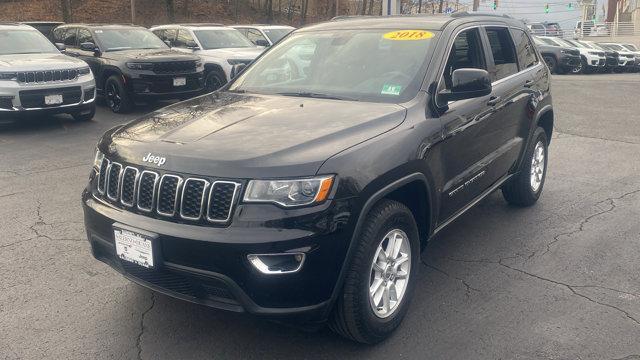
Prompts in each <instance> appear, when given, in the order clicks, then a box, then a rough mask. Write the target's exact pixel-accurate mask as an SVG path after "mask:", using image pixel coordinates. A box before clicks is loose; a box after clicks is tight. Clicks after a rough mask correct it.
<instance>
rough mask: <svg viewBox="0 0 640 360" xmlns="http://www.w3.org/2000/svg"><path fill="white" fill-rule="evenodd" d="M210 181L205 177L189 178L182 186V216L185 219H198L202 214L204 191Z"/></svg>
mask: <svg viewBox="0 0 640 360" xmlns="http://www.w3.org/2000/svg"><path fill="white" fill-rule="evenodd" d="M208 186H209V183H208V182H207V181H206V180H203V179H187V181H185V183H184V187H183V188H182V203H181V204H180V216H181V217H182V218H184V219H191V220H198V219H200V216H202V206H203V205H204V192H205V191H206V190H207V187H208Z"/></svg>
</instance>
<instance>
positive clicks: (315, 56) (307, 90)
mask: <svg viewBox="0 0 640 360" xmlns="http://www.w3.org/2000/svg"><path fill="white" fill-rule="evenodd" d="M436 39H437V33H432V32H429V31H423V30H403V31H393V30H388V29H387V30H385V29H377V30H362V29H360V30H331V31H317V32H301V33H296V34H293V35H291V36H290V37H288V38H287V39H285V40H283V41H282V42H281V43H279V44H278V45H276V46H274V47H273V48H271V50H269V51H268V52H267V53H266V54H265V55H264V56H262V57H261V58H259V60H257V61H256V62H255V63H253V64H252V65H251V66H250V67H249V68H247V70H246V71H245V72H244V73H243V74H242V75H241V76H239V77H238V78H237V80H236V81H234V83H233V84H232V85H231V87H230V88H229V89H230V90H231V91H240V92H243V91H246V92H255V93H262V94H281V95H288V96H309V97H326V98H336V99H343V100H360V101H375V102H392V103H397V102H402V101H407V100H409V99H411V98H413V97H415V95H416V94H417V92H418V90H419V88H420V85H421V83H422V80H423V79H424V72H425V67H426V65H427V62H428V60H429V59H430V58H431V48H432V47H433V44H434V43H435V40H436Z"/></svg>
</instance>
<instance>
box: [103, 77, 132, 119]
mask: <svg viewBox="0 0 640 360" xmlns="http://www.w3.org/2000/svg"><path fill="white" fill-rule="evenodd" d="M104 88H105V90H104V98H105V101H106V103H107V106H108V107H109V109H111V111H113V112H114V113H116V114H125V113H128V112H130V111H131V110H132V109H133V100H132V99H131V95H129V93H128V92H127V88H126V87H125V86H124V82H123V81H122V77H121V76H120V75H112V76H110V77H109V78H108V79H107V81H106V82H105V85H104Z"/></svg>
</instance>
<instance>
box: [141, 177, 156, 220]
mask: <svg viewBox="0 0 640 360" xmlns="http://www.w3.org/2000/svg"><path fill="white" fill-rule="evenodd" d="M157 184H158V174H157V173H155V172H153V171H149V170H145V171H143V172H142V174H140V181H139V182H138V194H137V198H136V202H137V205H136V206H137V207H138V210H142V211H146V212H151V210H153V200H154V198H155V197H156V185H157Z"/></svg>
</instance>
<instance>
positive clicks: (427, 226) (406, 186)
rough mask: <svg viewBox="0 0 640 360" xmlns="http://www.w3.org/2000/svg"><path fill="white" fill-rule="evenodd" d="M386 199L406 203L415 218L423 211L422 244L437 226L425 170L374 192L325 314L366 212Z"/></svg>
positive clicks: (359, 223)
mask: <svg viewBox="0 0 640 360" xmlns="http://www.w3.org/2000/svg"><path fill="white" fill-rule="evenodd" d="M411 191H419V192H420V193H421V195H424V196H425V198H424V201H422V202H420V201H419V199H418V198H417V197H416V196H415V194H414V196H413V198H412V197H411V196H409V194H411ZM384 199H391V200H396V201H399V202H401V203H403V204H405V205H406V206H407V207H408V208H409V209H410V210H411V212H412V213H413V214H414V218H416V212H415V211H417V213H418V214H421V213H423V214H424V215H425V216H424V218H423V219H418V218H416V223H417V224H418V231H419V236H420V241H421V243H422V242H426V241H427V240H428V239H429V237H430V236H431V234H432V233H433V230H434V228H433V226H434V225H435V221H434V216H435V209H434V202H433V196H432V193H431V192H430V187H429V180H428V179H427V177H426V176H425V175H424V174H423V173H420V172H416V173H411V174H408V175H405V176H403V177H401V178H399V179H397V180H395V181H393V182H391V183H389V184H387V185H386V186H384V187H382V188H381V189H379V190H377V191H376V192H375V193H373V195H371V196H370V197H369V198H368V199H367V200H366V201H365V203H364V205H363V206H362V208H361V209H360V212H359V214H358V219H357V221H356V225H355V226H354V229H353V232H352V234H351V239H350V242H349V248H348V250H347V254H346V256H345V259H344V262H343V264H342V268H341V270H340V274H339V276H338V279H337V281H336V284H335V286H334V288H333V293H332V295H331V298H330V300H329V306H327V309H326V314H325V316H326V317H328V316H329V315H330V313H331V311H332V310H333V305H334V304H335V302H336V300H337V299H338V296H339V295H340V291H341V289H342V287H343V285H344V280H345V276H346V273H347V269H348V267H349V265H350V263H351V261H352V258H353V252H354V250H355V248H356V246H355V245H356V242H357V239H358V237H359V236H360V233H361V231H362V226H363V223H364V219H365V218H366V216H367V214H368V213H369V212H370V211H371V210H372V209H373V207H374V206H375V205H376V204H377V203H378V202H380V201H381V200H384ZM416 203H417V204H416Z"/></svg>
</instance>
